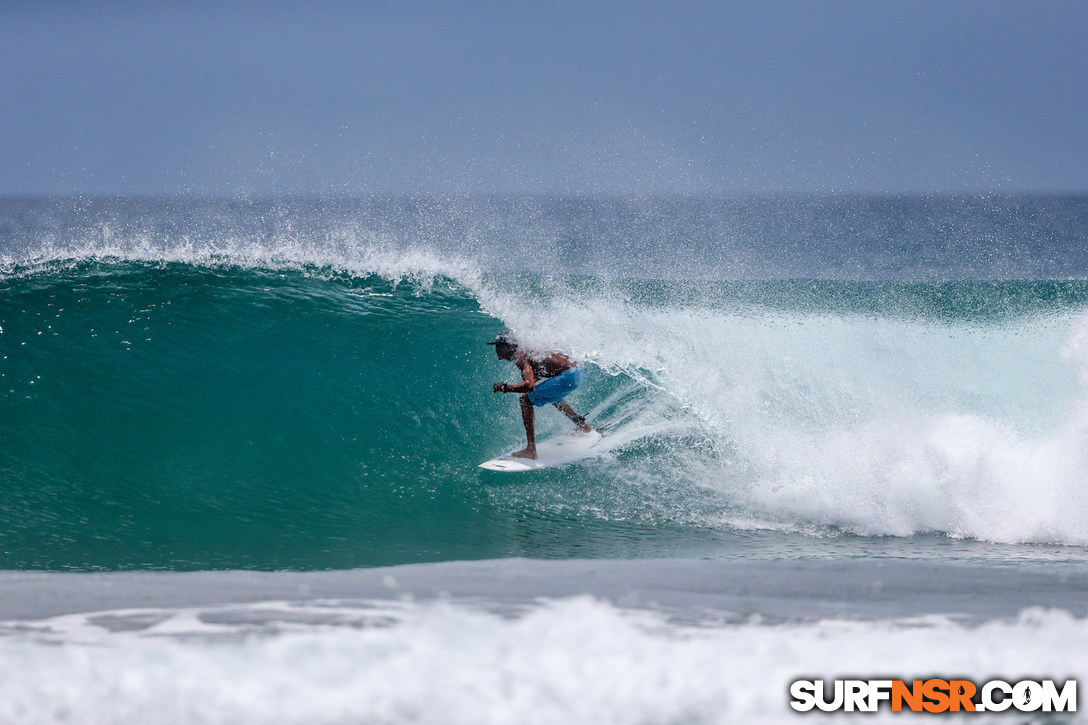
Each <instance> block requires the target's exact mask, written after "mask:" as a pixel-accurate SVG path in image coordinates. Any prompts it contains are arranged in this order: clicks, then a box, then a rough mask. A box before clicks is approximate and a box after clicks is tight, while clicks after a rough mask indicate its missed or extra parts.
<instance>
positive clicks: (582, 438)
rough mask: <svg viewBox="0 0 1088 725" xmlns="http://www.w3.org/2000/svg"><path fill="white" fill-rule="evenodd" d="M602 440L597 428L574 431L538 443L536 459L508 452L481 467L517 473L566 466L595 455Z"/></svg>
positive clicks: (482, 464) (485, 462)
mask: <svg viewBox="0 0 1088 725" xmlns="http://www.w3.org/2000/svg"><path fill="white" fill-rule="evenodd" d="M600 442H601V434H600V433H598V432H597V431H595V430H594V431H590V432H589V433H581V432H579V431H572V432H570V433H565V434H563V435H558V436H555V437H554V438H549V439H548V440H546V441H543V442H541V443H537V444H536V458H535V459H534V458H514V457H513V456H511V455H510V454H509V453H507V454H506V455H505V456H499V457H498V458H492V459H491V460H490V461H484V462H483V463H481V464H480V468H486V469H487V470H489V471H502V472H503V473H515V472H521V471H535V470H537V469H539V468H553V467H555V466H564V465H566V464H568V463H573V462H574V461H577V460H580V459H582V458H586V457H587V456H591V455H593V449H594V447H596V445H597V444H598V443H600Z"/></svg>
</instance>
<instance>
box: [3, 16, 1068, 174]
mask: <svg viewBox="0 0 1088 725" xmlns="http://www.w3.org/2000/svg"><path fill="white" fill-rule="evenodd" d="M1086 131H1088V3H1086V2H1084V1H1083V0H1078V1H1077V2H1039V1H1036V2H1001V1H989V0H987V1H983V0H979V1H958V0H935V1H932V2H930V1H927V0H910V1H904V2H891V1H890V0H864V1H859V2H853V1H850V2H847V1H842V2H820V1H816V0H813V1H811V2H782V1H774V0H772V1H769V2H768V1H762V2H760V1H756V0H753V1H752V2H675V1H670V2H654V3H648V2H630V1H625V2H584V3H582V2H577V3H576V2H554V1H552V2H539V1H535V2H514V1H512V0H505V1H503V2H493V3H492V2H393V1H392V0H390V1H389V2H343V3H340V2H298V3H271V2H226V1H217V2H193V1H190V2H176V3H175V2H154V1H147V0H144V1H141V2H40V1H36V0H35V1H33V2H23V1H22V0H4V1H3V2H2V3H0V194H37V193H67V194H103V193H144V194H176V193H182V194H228V195H233V194H243V195H252V194H269V193H307V194H370V193H436V192H437V193H455V194H464V193H469V194H471V193H514V194H534V193H545V194H557V193H558V194H563V193H574V194H595V193H600V194H662V193H665V194H718V193H724V194H730V193H821V194H822V193H849V192H863V193H874V192H875V193H899V192H929V191H938V192H944V191H953V192H978V191H991V190H995V191H1005V192H1017V191H1060V192H1065V191H1074V192H1086V191H1088V136H1086Z"/></svg>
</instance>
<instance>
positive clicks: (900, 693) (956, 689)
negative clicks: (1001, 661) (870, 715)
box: [790, 678, 1077, 713]
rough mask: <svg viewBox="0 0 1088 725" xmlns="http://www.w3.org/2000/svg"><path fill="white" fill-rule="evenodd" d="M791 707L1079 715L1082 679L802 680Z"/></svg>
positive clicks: (792, 690)
mask: <svg viewBox="0 0 1088 725" xmlns="http://www.w3.org/2000/svg"><path fill="white" fill-rule="evenodd" d="M790 697H791V698H792V699H791V700H790V707H792V708H793V709H794V710H797V711H799V712H808V711H810V710H812V709H813V708H817V709H819V710H823V711H824V712H834V711H836V710H842V711H844V712H876V711H877V710H878V709H879V708H880V705H881V703H884V702H887V703H888V704H889V705H890V706H891V710H892V712H902V711H904V710H906V711H909V712H935V713H936V712H1002V711H1004V710H1008V709H1009V708H1013V709H1014V710H1019V711H1020V712H1036V711H1042V712H1076V711H1077V681H1076V680H1067V681H1066V682H1065V683H1063V684H1062V685H1061V686H1060V687H1059V686H1058V684H1057V683H1056V682H1055V681H1054V680H1021V681H1020V682H1015V683H1009V682H1005V681H1004V680H990V681H989V682H985V683H983V684H982V685H977V684H975V683H974V682H971V681H970V680H941V679H936V678H932V679H928V680H913V681H911V682H906V681H904V680H834V681H833V682H831V683H828V682H825V681H823V680H797V681H795V682H793V683H792V684H791V685H790Z"/></svg>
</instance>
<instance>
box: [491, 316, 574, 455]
mask: <svg viewBox="0 0 1088 725" xmlns="http://www.w3.org/2000/svg"><path fill="white" fill-rule="evenodd" d="M487 344H488V345H494V346H495V355H497V356H498V358H499V359H500V360H509V361H510V362H512V363H514V364H515V365H517V366H518V369H519V370H521V382H520V383H513V384H509V383H495V385H494V392H496V393H522V394H523V395H522V396H521V420H522V422H523V423H525V439H526V440H527V441H528V445H527V446H525V448H523V449H522V450H520V451H515V452H514V453H511V454H510V455H512V456H518V457H520V458H536V432H535V429H534V425H535V419H536V411H535V410H534V409H533V408H534V406H535V407H537V408H539V407H542V406H545V405H548V404H551V405H554V406H555V407H556V408H558V409H559V410H560V411H562V412H563V414H564V415H566V416H567V417H568V418H570V419H571V420H572V421H574V423H575V425H577V426H578V430H580V431H582V432H583V433H589V432H591V431H592V430H593V428H591V427H590V425H589V423H587V422H586V418H585V416H584V415H578V414H577V413H575V412H574V408H572V407H570V404H569V403H567V402H565V401H564V400H563V399H564V398H566V397H567V396H568V395H570V394H571V393H572V392H574V390H575V388H577V387H578V386H579V385H581V384H582V378H584V377H585V374H584V373H583V372H582V371H581V370H579V369H578V366H577V365H575V364H574V362H573V361H572V360H571V359H570V358H569V357H567V356H566V355H564V354H563V353H561V352H551V353H546V354H540V355H535V354H532V353H530V352H526V351H523V350H521V349H520V348H519V347H518V342H517V340H516V339H515V338H514V337H513V335H511V334H510V333H508V332H504V333H503V334H501V335H499V336H498V337H497V338H495V341H494V342H489V343H487ZM537 380H540V381H541V382H539V383H538V382H537Z"/></svg>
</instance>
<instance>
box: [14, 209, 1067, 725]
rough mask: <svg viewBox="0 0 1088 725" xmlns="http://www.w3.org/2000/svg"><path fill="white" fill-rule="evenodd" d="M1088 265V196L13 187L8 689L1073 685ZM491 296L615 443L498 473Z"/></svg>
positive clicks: (635, 702)
mask: <svg viewBox="0 0 1088 725" xmlns="http://www.w3.org/2000/svg"><path fill="white" fill-rule="evenodd" d="M1086 280H1088V198H1085V197H1056V196H1046V197H1003V196H996V197H908V198H892V197H888V198H822V199H767V198H762V199H758V198H751V199H671V198H665V199H653V198H651V199H637V198H629V199H584V198H573V199H562V198H560V199H552V198H547V199H523V198H519V199H504V198H483V199H461V198H421V199H412V198H390V199H386V198H379V199H363V200H356V199H258V200H200V199H137V198H131V199H73V198H61V199H7V200H0V501H2V505H0V592H2V593H0V670H2V671H3V673H4V676H3V677H0V695H2V696H0V721H2V722H7V721H11V722H43V723H44V722H95V723H98V722H102V723H107V722H108V723H112V722H118V723H121V722H134V721H139V720H148V719H149V718H151V719H154V720H156V721H158V722H239V721H247V722H330V723H340V722H345V723H348V722H351V723H354V722H466V723H469V722H557V721H571V722H654V723H656V722H670V723H671V722H740V721H744V722H779V721H784V720H790V719H792V718H791V715H792V711H791V710H790V709H789V707H788V696H787V692H788V684H789V682H790V681H792V680H793V679H798V678H801V677H808V676H814V675H820V676H826V677H828V678H834V677H846V676H860V675H864V676H872V677H878V676H883V675H894V676H897V677H898V676H902V677H903V678H905V679H910V678H913V677H917V676H928V675H933V674H937V675H940V674H942V673H943V674H945V675H949V676H952V675H954V676H970V677H971V678H973V679H975V680H976V681H984V680H985V679H988V678H991V677H993V676H998V675H1000V676H1002V677H1004V678H1006V679H1009V680H1010V681H1015V680H1016V679H1025V678H1029V677H1035V678H1038V677H1053V678H1056V679H1064V678H1068V677H1076V676H1078V675H1079V674H1081V673H1083V672H1085V671H1086V669H1088V668H1086V665H1088V654H1085V653H1086V652H1088V646H1086V645H1088V624H1086V621H1085V615H1086V613H1088V612H1086V606H1088V486H1086V484H1088V474H1086V473H1085V471H1088V281H1086ZM504 329H512V330H515V331H516V332H517V333H518V334H519V336H520V337H521V338H522V339H523V340H524V341H525V342H526V344H528V345H530V346H533V347H536V348H539V349H560V350H564V351H567V352H569V353H570V354H571V355H572V356H574V357H575V358H577V359H578V360H580V361H581V365H582V367H583V369H585V370H586V372H587V380H586V384H585V385H584V386H583V388H581V389H580V390H578V391H577V392H576V393H575V394H574V395H573V396H572V397H571V399H570V402H571V403H572V405H573V406H574V407H575V408H576V409H577V410H578V411H579V412H580V413H584V414H586V415H587V416H588V417H589V418H590V420H591V422H592V423H593V424H595V425H598V426H601V427H603V429H604V430H605V438H604V439H603V445H602V446H601V447H600V448H599V451H598V455H596V456H594V457H592V458H589V459H587V460H584V461H582V462H579V463H577V464H574V465H570V466H567V467H564V468H560V469H551V470H545V471H540V472H534V473H531V474H523V475H504V474H496V473H491V472H486V471H482V470H480V469H478V468H477V466H476V464H478V463H479V462H480V461H483V460H485V459H487V458H490V457H492V456H494V455H497V454H499V453H502V452H504V451H507V450H510V449H512V448H514V447H515V446H520V445H522V444H523V441H524V433H523V431H522V428H521V425H520V416H519V413H518V409H517V403H516V398H515V396H496V395H493V394H492V393H491V384H492V383H493V382H495V381H498V380H514V379H516V371H515V370H514V368H513V367H512V366H511V365H509V363H504V362H502V361H499V360H497V359H496V358H495V356H494V352H493V349H492V348H490V347H488V346H487V345H486V344H485V343H486V342H487V341H488V340H491V339H493V337H494V335H495V334H496V333H498V332H499V331H501V330H504ZM568 428H569V422H567V421H566V419H565V418H564V417H563V416H561V415H560V414H558V413H556V412H555V411H553V410H551V409H547V410H541V411H539V415H538V434H539V435H541V436H548V435H553V434H559V433H561V432H565V431H566V430H567V429H568ZM855 717H856V716H855ZM904 717H906V719H910V718H909V717H907V716H903V715H900V714H894V715H893V714H892V713H889V712H884V713H881V714H880V715H878V716H877V719H880V718H887V719H891V720H899V719H904ZM1077 717H1078V716H1077V715H1067V716H1061V718H1060V719H1058V720H1048V722H1050V721H1054V722H1067V721H1073V720H1077ZM844 718H846V719H848V718H849V716H844ZM995 719H996V720H997V721H999V722H1034V721H1038V718H1037V717H1034V716H1030V715H1028V714H1024V715H1022V716H1021V719H1020V720H1017V719H1016V716H1012V718H1011V719H1010V717H1009V716H1008V715H1004V716H1002V717H996V718H995ZM970 720H971V721H985V717H983V718H979V717H977V716H976V717H972V718H970Z"/></svg>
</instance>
